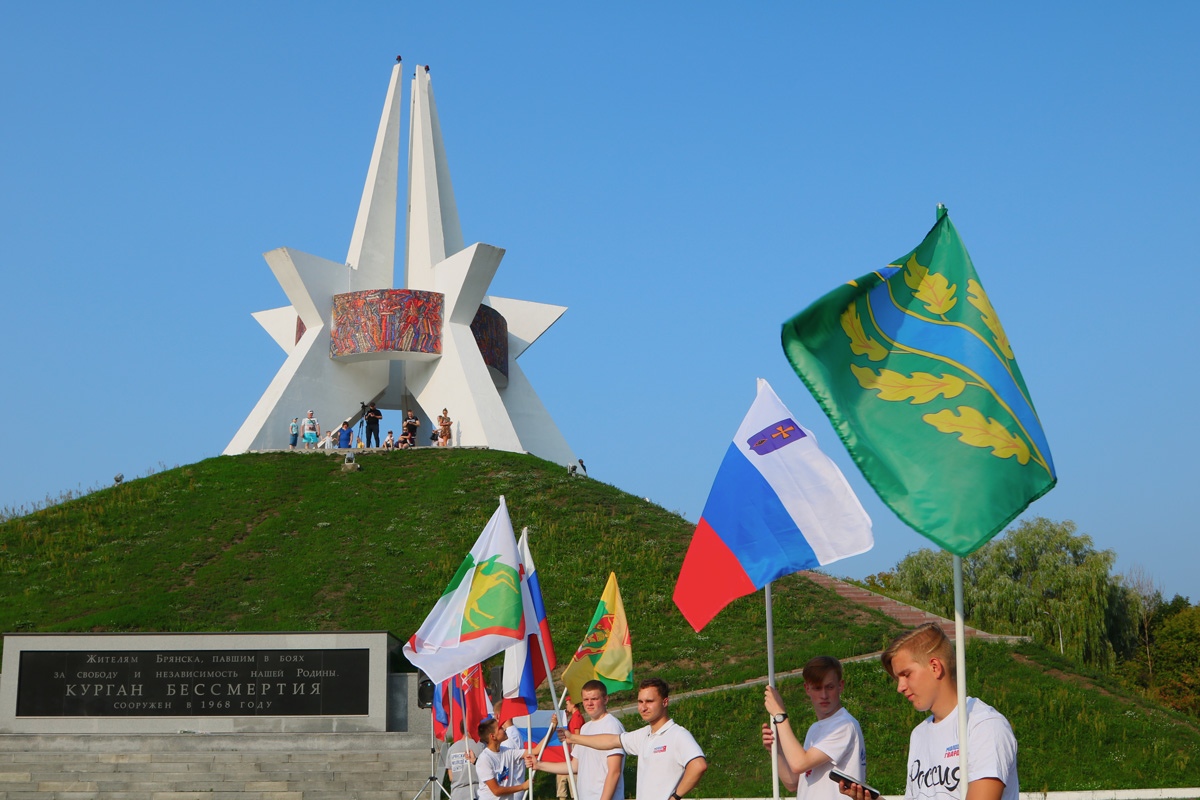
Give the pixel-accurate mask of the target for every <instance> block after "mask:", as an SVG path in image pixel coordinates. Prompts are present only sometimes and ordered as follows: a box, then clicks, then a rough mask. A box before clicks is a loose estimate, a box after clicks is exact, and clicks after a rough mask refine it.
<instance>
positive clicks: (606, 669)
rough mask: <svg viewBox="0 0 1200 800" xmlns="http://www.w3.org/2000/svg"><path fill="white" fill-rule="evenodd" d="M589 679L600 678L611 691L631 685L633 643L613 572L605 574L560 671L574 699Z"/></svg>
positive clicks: (628, 687)
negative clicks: (593, 610)
mask: <svg viewBox="0 0 1200 800" xmlns="http://www.w3.org/2000/svg"><path fill="white" fill-rule="evenodd" d="M592 679H596V680H599V681H602V682H603V683H604V685H605V686H607V687H608V690H609V691H610V692H615V691H618V690H620V689H632V688H633V643H632V641H631V640H630V638H629V622H628V621H627V620H626V619H625V604H624V603H622V602H621V589H620V587H618V586H617V574H616V573H615V572H610V573H609V574H608V584H607V585H606V586H605V587H604V594H602V595H600V604H599V605H598V606H596V613H595V614H593V615H592V622H591V624H590V625H588V632H587V635H586V636H585V637H583V644H581V645H579V649H578V650H576V651H575V655H574V656H572V657H571V663H570V665H568V666H567V669H566V670H565V671H564V672H563V683H565V684H566V685H567V693H568V694H570V695H571V698H572V699H573V700H574V701H575V702H579V699H580V697H581V696H582V691H583V685H584V684H585V683H587V682H588V681H590V680H592Z"/></svg>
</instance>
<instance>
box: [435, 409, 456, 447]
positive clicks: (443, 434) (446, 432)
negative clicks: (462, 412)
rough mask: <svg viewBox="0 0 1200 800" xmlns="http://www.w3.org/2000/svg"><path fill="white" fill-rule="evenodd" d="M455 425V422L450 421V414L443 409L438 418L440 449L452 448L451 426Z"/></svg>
mask: <svg viewBox="0 0 1200 800" xmlns="http://www.w3.org/2000/svg"><path fill="white" fill-rule="evenodd" d="M453 424H454V421H453V420H451V419H450V412H449V411H448V410H446V409H444V408H443V409H442V413H441V414H439V415H438V418H437V425H438V447H449V446H450V426H451V425H453Z"/></svg>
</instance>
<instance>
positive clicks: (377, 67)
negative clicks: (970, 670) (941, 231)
mask: <svg viewBox="0 0 1200 800" xmlns="http://www.w3.org/2000/svg"><path fill="white" fill-rule="evenodd" d="M1198 23H1200V6H1197V5H1195V4H1186V3H1163V4H1157V5H1155V6H1154V7H1153V9H1152V12H1151V13H1144V12H1139V11H1138V10H1136V9H1134V8H1132V7H1130V6H1128V5H1118V4H1110V3H1058V4H1034V3H1017V4H1004V5H1003V6H995V7H991V8H977V7H976V8H963V7H961V4H950V3H927V4H883V3H879V4H816V3H779V4H742V5H735V4H713V3H687V4H683V3H680V4H624V5H622V4H606V5H604V6H591V7H589V6H585V5H581V4H572V3H554V4H532V3H529V4H494V3H492V4H484V3H478V4H475V3H466V4H434V3H424V4H410V3H405V4H399V3H388V4H385V3H360V4H354V5H352V6H348V7H347V4H336V5H334V4H329V3H315V2H288V3H283V2H256V3H249V4H232V3H231V4H209V3H195V2H180V3H150V2H144V3H117V4H94V3H88V4H85V3H53V4H49V3H42V4H33V3H27V4H15V3H10V4H7V5H6V6H5V7H4V9H3V11H2V12H0V87H2V88H0V100H2V105H0V108H3V115H4V120H5V123H4V125H2V126H0V152H2V153H3V156H2V157H0V257H2V258H3V265H4V266H3V272H2V273H0V275H2V280H3V288H4V293H5V295H6V296H7V297H8V298H9V300H8V307H7V310H6V311H5V313H4V314H3V315H2V316H0V334H2V335H3V340H4V342H5V343H6V346H5V348H4V349H3V351H0V365H2V366H3V372H4V376H5V377H4V383H3V386H4V390H3V391H2V392H0V420H3V421H4V424H6V425H7V427H8V430H9V441H10V443H11V446H10V452H9V453H8V456H7V457H6V458H5V459H4V460H3V466H0V506H10V507H11V506H20V505H21V504H24V503H28V502H30V501H35V500H39V499H41V498H44V497H45V496H46V495H51V496H54V495H57V494H58V493H60V492H61V491H64V490H73V489H78V488H81V487H82V488H88V487H91V486H95V485H103V484H107V483H108V482H110V481H111V478H112V476H113V475H114V474H115V473H117V472H123V473H124V474H125V475H126V476H134V475H142V474H145V473H146V471H147V470H157V469H159V468H160V467H161V466H162V465H165V466H168V467H169V466H174V465H176V464H186V463H190V462H193V461H196V460H199V459H201V458H205V457H208V456H212V455H216V454H218V453H219V452H220V451H221V450H222V449H223V448H224V446H225V444H226V443H227V442H228V441H229V439H230V438H231V437H232V435H233V433H234V432H235V431H236V430H237V427H238V425H239V424H240V423H241V421H242V420H243V419H244V417H245V416H246V414H247V413H248V412H249V411H250V409H251V408H252V407H253V404H254V403H255V401H256V400H257V399H258V397H259V395H260V394H261V393H262V391H263V389H264V388H265V387H266V385H267V383H268V382H269V380H270V378H271V377H272V376H273V375H274V373H275V371H276V370H277V369H278V368H279V366H280V364H282V362H283V354H282V352H281V351H280V350H279V349H278V347H277V346H276V345H275V344H274V343H273V342H272V340H271V339H270V338H269V337H268V336H267V334H266V333H265V332H263V331H262V330H261V329H260V328H259V327H258V325H257V323H255V322H254V321H253V320H252V319H251V317H250V314H251V312H254V311H258V310H261V309H266V308H273V307H277V306H280V305H283V304H284V303H285V298H284V295H283V292H282V290H280V289H279V287H278V285H277V284H276V283H275V280H274V278H273V277H272V276H271V273H270V271H269V270H268V269H267V266H266V264H265V262H263V260H262V257H261V254H262V253H263V252H265V251H267V250H271V249H274V248H275V247H279V246H285V245H286V246H289V247H293V248H296V249H299V250H303V251H307V252H310V253H313V254H316V255H320V256H324V257H327V258H330V259H333V260H339V261H340V260H342V259H343V258H344V254H345V252H346V248H347V245H348V243H349V238H350V232H351V229H352V226H353V221H354V215H355V212H356V211H357V207H358V200H359V195H360V193H361V191H362V184H363V179H364V177H365V173H366V168H367V163H368V160H369V157H370V151H371V146H372V143H373V138H374V134H375V128H376V126H377V124H378V121H379V112H380V108H381V105H382V102H383V96H384V91H385V89H386V86H387V80H388V74H389V70H390V68H391V66H392V64H393V61H394V57H395V56H396V54H403V56H404V59H405V62H406V63H407V64H409V65H415V64H418V63H429V64H430V65H431V67H432V76H433V84H434V88H435V91H436V94H437V101H438V108H439V113H440V116H441V120H442V126H443V132H444V136H445V141H446V148H447V152H448V154H449V159H450V166H451V172H452V175H453V180H454V188H455V194H456V196H457V200H458V205H459V214H460V217H461V219H462V224H463V232H464V236H465V238H466V240H467V241H468V242H474V241H483V242H487V243H489V244H494V245H497V246H499V247H503V248H505V249H506V250H507V255H506V256H505V259H504V262H503V264H502V265H501V268H500V272H499V273H498V274H497V276H496V279H495V280H494V281H493V284H492V291H493V293H495V294H498V295H503V296H509V297H520V298H526V299H531V300H539V301H543V302H550V303H559V304H562V305H566V306H568V307H569V309H570V310H569V311H568V312H567V314H566V315H565V316H564V317H563V319H562V320H560V321H559V323H557V324H556V325H555V326H554V328H552V329H551V330H550V332H549V333H548V334H547V335H546V336H545V337H544V338H543V339H542V340H541V341H539V342H538V343H537V344H536V345H535V346H534V347H533V348H531V349H530V350H529V352H528V353H527V354H526V355H524V356H523V357H522V360H521V361H522V365H523V367H524V369H525V371H526V372H527V373H528V374H529V376H530V378H531V380H532V381H533V383H534V385H535V387H537V389H538V391H539V393H540V394H541V396H542V399H543V401H544V402H545V404H546V406H547V407H548V408H549V409H550V411H551V413H552V414H553V415H554V417H555V419H556V420H557V422H558V424H559V426H560V427H561V428H562V430H563V432H564V434H565V435H566V436H567V439H568V441H570V442H571V444H572V446H573V447H574V448H575V450H576V451H577V452H578V453H579V455H581V456H582V457H583V458H584V459H585V461H586V462H587V464H588V467H589V469H590V471H591V473H592V474H593V475H594V476H595V477H596V478H598V479H601V480H604V481H608V482H611V483H613V484H615V485H617V486H619V487H621V488H622V489H625V490H628V491H630V492H633V493H635V494H637V495H639V496H644V497H648V498H650V499H651V500H653V501H655V502H657V503H660V504H662V505H663V506H665V507H667V508H670V509H674V510H678V511H680V512H681V513H683V514H684V515H685V516H687V517H688V518H689V519H692V520H695V519H696V518H697V517H698V516H699V513H700V510H701V507H702V506H703V503H704V499H705V497H706V495H707V492H708V489H709V486H710V484H711V481H712V478H713V476H714V474H715V473H716V469H717V466H718V464H719V462H720V459H721V456H722V454H723V452H724V450H725V447H726V446H727V443H728V441H729V439H730V437H731V436H732V435H733V433H734V431H735V430H736V429H737V427H738V424H739V422H740V421H741V419H742V416H743V415H744V414H745V412H746V410H747V409H748V408H749V405H750V403H751V401H752V400H753V398H754V379H755V378H756V377H758V376H761V377H764V378H767V379H768V380H769V381H770V382H771V384H772V385H773V386H774V387H775V389H776V391H777V392H778V393H779V395H780V397H781V398H782V399H783V401H784V402H785V403H786V404H787V405H788V406H789V407H790V408H791V410H792V411H793V413H794V414H795V415H796V417H797V418H798V419H800V420H801V421H802V422H803V423H804V424H806V425H807V426H808V427H810V428H812V429H813V430H814V431H815V433H816V434H817V437H818V439H819V440H820V441H821V443H822V445H823V446H824V449H825V450H826V451H827V452H829V453H830V454H831V455H832V456H833V457H834V458H835V460H837V461H838V463H839V464H840V465H841V466H842V468H843V470H844V471H845V472H846V473H847V476H848V477H849V479H850V480H851V483H852V484H853V485H854V487H855V489H856V490H857V491H858V492H859V495H860V497H861V498H862V499H863V502H864V504H865V505H866V507H867V509H868V511H869V512H870V513H871V515H872V517H873V518H874V520H875V531H876V547H875V549H874V550H873V551H872V552H871V553H869V554H867V555H864V556H859V557H856V558H854V559H850V560H847V561H844V562H841V563H840V564H837V565H834V567H833V569H832V571H833V572H835V573H840V574H848V575H854V576H860V577H861V576H865V575H867V574H869V573H872V572H876V571H879V570H882V569H886V568H888V567H890V566H892V565H893V564H894V563H895V562H896V561H897V560H899V559H900V558H901V557H903V556H904V554H905V553H907V552H909V551H911V550H914V549H917V548H920V547H923V546H925V545H926V542H925V540H923V539H922V538H920V537H919V536H917V535H916V534H914V533H912V532H911V531H909V530H908V529H906V528H905V527H904V526H903V525H902V524H901V523H900V522H899V521H898V520H897V519H896V518H895V516H894V515H893V514H892V513H891V512H890V511H889V510H887V508H886V507H884V506H883V505H882V504H881V503H880V502H879V501H878V499H877V498H876V497H875V496H874V494H873V492H872V491H871V489H870V488H869V487H868V486H867V484H866V483H865V481H863V479H862V478H861V476H860V475H859V474H858V472H857V470H856V468H855V467H854V466H853V464H852V462H851V461H850V459H849V457H848V456H847V454H846V452H845V450H844V448H843V447H842V445H841V444H840V442H838V440H837V438H836V436H835V435H834V434H833V431H832V428H831V427H830V426H829V424H828V422H827V421H826V420H825V419H824V417H823V415H822V414H821V412H820V410H819V409H818V407H817V406H816V404H815V403H814V402H813V401H812V399H811V398H810V397H809V395H808V393H807V391H806V390H805V389H804V387H803V385H802V384H801V383H800V381H799V380H798V379H797V378H796V377H795V376H794V374H793V373H791V371H790V369H789V367H788V365H787V363H786V361H785V359H784V357H783V355H782V352H781V350H780V347H779V328H780V325H781V323H782V322H783V321H784V320H785V319H787V318H788V317H790V316H791V315H792V314H794V313H796V312H797V311H799V310H800V309H802V308H803V307H805V306H806V305H808V303H810V302H811V301H813V300H815V299H816V298H818V297H819V296H821V295H822V294H824V293H825V292H826V291H828V290H829V289H831V288H833V287H834V286H836V285H837V284H839V283H842V282H844V281H845V280H848V279H850V278H854V277H857V276H859V275H862V274H864V273H866V272H868V271H870V270H872V269H875V268H877V267H879V266H881V265H883V264H886V263H887V262H888V261H889V260H891V259H893V258H895V257H897V256H899V255H901V254H903V253H906V252H907V251H908V250H909V249H911V248H912V247H913V246H915V245H916V244H917V243H918V242H919V241H920V240H921V238H922V237H923V235H924V234H925V232H926V231H927V230H928V228H929V227H930V226H931V225H932V223H933V221H934V208H935V205H936V203H939V202H942V203H945V204H946V205H947V206H948V207H949V208H950V213H951V215H952V217H953V219H954V221H955V224H956V226H957V227H958V230H959V232H960V233H961V235H962V237H963V239H964V241H965V242H966V244H967V247H968V248H969V250H970V252H971V255H972V257H973V259H974V261H975V264H976V266H977V267H978V269H979V271H980V274H981V276H982V279H983V281H984V284H985V286H986V287H987V289H988V291H989V293H990V295H991V297H992V300H993V302H994V303H995V305H996V307H997V308H998V309H999V312H1000V315H1001V317H1002V319H1003V322H1004V325H1005V328H1006V329H1007V331H1008V333H1009V336H1010V338H1011V340H1012V342H1013V345H1014V348H1015V350H1016V354H1017V358H1018V360H1019V362H1020V365H1021V368H1022V370H1023V372H1024V374H1025V377H1026V380H1027V382H1028V385H1029V387H1030V389H1031V391H1032V393H1033V397H1034V400H1035V402H1036V404H1037V406H1038V410H1039V412H1040V415H1041V418H1042V422H1043V424H1044V426H1045V429H1046V431H1047V435H1048V437H1049V440H1050V443H1051V447H1052V450H1053V454H1054V459H1055V462H1056V465H1057V467H1058V472H1059V486H1058V487H1057V488H1056V489H1055V490H1054V491H1053V492H1051V493H1050V494H1049V495H1047V496H1046V497H1045V498H1043V499H1042V500H1040V501H1039V502H1038V503H1036V504H1035V505H1034V506H1033V508H1032V509H1031V510H1030V513H1034V514H1041V515H1044V516H1048V517H1051V518H1053V519H1071V520H1074V521H1075V522H1076V523H1077V524H1078V526H1079V529H1080V530H1081V531H1082V532H1086V533H1088V534H1090V535H1091V536H1092V537H1093V538H1094V540H1095V542H1096V544H1097V546H1099V547H1102V548H1112V549H1114V550H1115V551H1116V552H1117V553H1118V556H1119V560H1118V569H1119V570H1125V569H1127V568H1129V567H1130V566H1132V565H1134V564H1138V565H1141V566H1144V567H1145V568H1146V569H1147V570H1148V571H1149V573H1150V574H1151V575H1152V576H1154V577H1155V578H1156V579H1157V580H1158V581H1159V583H1160V584H1161V586H1162V588H1163V590H1164V591H1165V592H1166V593H1167V594H1168V596H1170V595H1171V594H1174V593H1181V594H1184V595H1189V596H1190V597H1191V598H1192V599H1193V601H1195V600H1200V585H1198V583H1197V579H1196V577H1195V575H1196V572H1195V565H1196V564H1197V563H1200V543H1198V542H1200V537H1198V536H1197V530H1196V527H1197V526H1196V522H1195V515H1194V513H1193V509H1192V507H1191V501H1190V500H1189V499H1188V498H1189V497H1191V496H1192V494H1193V492H1194V491H1195V488H1194V483H1195V478H1196V474H1197V471H1196V469H1195V467H1194V466H1189V465H1193V464H1194V461H1195V453H1196V452H1197V450H1198V445H1200V441H1198V439H1200V437H1198V435H1197V426H1196V424H1195V422H1194V419H1195V413H1194V412H1193V407H1194V405H1195V403H1196V397H1197V389H1198V388H1200V387H1198V385H1197V384H1198V380H1197V376H1196V371H1195V369H1194V368H1192V367H1189V366H1188V365H1189V364H1191V363H1192V360H1193V355H1194V352H1195V350H1196V346H1197V342H1198V341H1200V326H1198V324H1197V319H1198V315H1197V314H1196V312H1195V311H1194V310H1193V309H1192V308H1191V306H1190V305H1188V303H1189V302H1190V301H1188V300H1187V298H1188V297H1194V296H1196V295H1197V290H1198V289H1200V279H1198V278H1197V272H1196V270H1195V269H1194V267H1193V262H1194V260H1195V250H1196V247H1195V245H1194V242H1193V239H1194V233H1195V229H1196V225H1197V221H1198V220H1200V213H1198V212H1200V201H1198V200H1197V190H1196V187H1197V185H1200V156H1198V154H1197V153H1198V148H1197V134H1196V132H1197V130H1200V111H1198V109H1200V102H1198V100H1200V97H1198V96H1197V95H1198V93H1200V89H1198V87H1200V69H1198V67H1200V54H1198V51H1197V48H1196V47H1195V34H1196V31H1197V29H1198ZM406 93H407V81H406ZM405 108H406V109H407V94H406V99H405ZM405 124H407V122H406V123H405ZM400 230H401V232H402V231H403V224H402V223H401V226H400ZM452 405H453V404H451V406H452ZM331 416H332V415H331ZM385 422H386V419H385ZM510 502H511V503H512V505H513V506H514V508H519V498H510ZM515 521H517V522H518V523H519V520H515Z"/></svg>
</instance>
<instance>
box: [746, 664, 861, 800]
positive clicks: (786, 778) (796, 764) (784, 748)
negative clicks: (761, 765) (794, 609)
mask: <svg viewBox="0 0 1200 800" xmlns="http://www.w3.org/2000/svg"><path fill="white" fill-rule="evenodd" d="M802 675H803V677H804V692H805V694H807V695H808V700H809V702H810V703H812V707H813V712H814V713H815V714H816V715H817V721H816V722H814V723H813V724H812V725H810V726H809V728H808V733H807V734H805V736H804V744H803V745H801V744H800V741H799V739H797V738H796V734H795V732H794V731H793V730H792V726H791V725H790V724H788V721H787V719H788V715H787V709H785V708H784V706H783V698H781V697H780V696H779V692H778V691H776V690H775V688H774V687H771V686H768V687H767V690H766V694H765V697H764V700H763V705H765V706H766V709H767V713H768V714H770V715H771V719H772V721H773V722H774V723H775V726H776V728H777V729H778V731H779V777H780V780H781V781H782V782H783V785H784V786H786V787H787V788H788V789H789V790H790V791H793V792H796V793H797V794H796V796H797V797H798V798H800V800H837V798H838V797H839V792H838V785H837V784H836V783H834V782H833V781H831V780H829V771H830V770H831V769H837V770H838V771H839V772H844V773H846V774H847V775H849V776H850V777H852V778H856V779H857V780H858V781H860V782H865V781H866V776H867V750H866V747H865V745H864V743H863V735H862V728H861V727H859V724H858V720H856V719H855V718H854V717H852V716H851V715H850V712H849V711H847V710H846V709H845V708H843V707H842V691H843V690H844V689H845V688H846V683H845V681H844V680H843V678H842V662H840V661H838V660H837V659H836V658H833V657H832V656H817V657H816V658H814V659H812V660H810V661H809V662H808V663H807V664H805V665H804V670H803V673H802ZM762 737H763V746H764V747H766V748H767V749H768V750H770V749H771V742H772V738H773V737H772V733H771V726H770V725H763V727H762Z"/></svg>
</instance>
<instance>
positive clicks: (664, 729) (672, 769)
mask: <svg viewBox="0 0 1200 800" xmlns="http://www.w3.org/2000/svg"><path fill="white" fill-rule="evenodd" d="M621 746H622V747H624V748H625V752H626V753H628V754H629V755H631V756H637V760H638V767H637V800H668V798H669V797H670V796H671V793H672V792H674V791H675V787H676V786H678V785H679V779H680V778H682V777H683V768H684V767H686V766H687V765H688V762H689V761H691V760H692V759H694V758H703V757H704V751H703V750H701V749H700V745H698V744H696V740H695V739H693V738H692V735H691V734H690V733H688V732H687V729H686V728H683V727H682V726H680V725H676V724H675V720H673V719H669V720H667V721H666V722H664V723H663V724H662V726H661V727H659V729H658V731H657V732H654V733H652V732H651V731H650V726H649V725H647V726H646V727H644V728H638V729H637V730H636V731H633V732H632V733H622V734H621Z"/></svg>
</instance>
